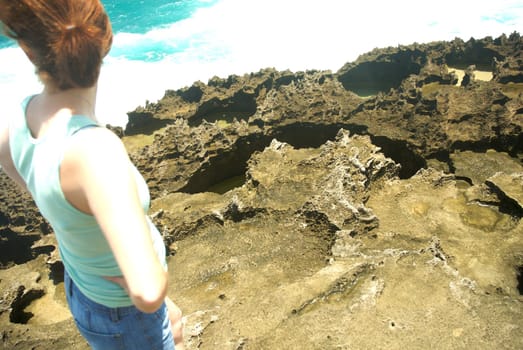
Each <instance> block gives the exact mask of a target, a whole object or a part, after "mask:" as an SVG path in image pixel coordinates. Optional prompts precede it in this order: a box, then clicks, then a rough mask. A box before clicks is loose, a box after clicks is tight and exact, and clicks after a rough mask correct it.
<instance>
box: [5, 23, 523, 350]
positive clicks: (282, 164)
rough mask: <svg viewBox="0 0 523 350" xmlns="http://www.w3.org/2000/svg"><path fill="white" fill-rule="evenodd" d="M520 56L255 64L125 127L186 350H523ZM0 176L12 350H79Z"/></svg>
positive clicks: (413, 54)
mask: <svg viewBox="0 0 523 350" xmlns="http://www.w3.org/2000/svg"><path fill="white" fill-rule="evenodd" d="M522 44H523V38H521V37H520V36H519V34H517V33H513V34H511V35H510V36H508V37H507V36H505V35H503V36H501V37H499V38H497V39H492V38H485V39H481V40H474V39H471V40H469V41H467V42H464V41H462V40H460V39H455V40H454V41H452V42H435V43H430V44H415V45H411V46H405V47H403V46H402V47H398V48H386V49H380V50H374V51H372V52H370V53H368V54H365V55H362V56H361V57H359V58H358V59H357V60H356V61H355V62H350V63H347V64H346V65H345V66H344V67H342V68H341V69H340V70H339V71H338V72H336V73H332V72H324V71H306V72H297V73H293V72H289V71H285V72H278V71H275V70H274V69H263V70H260V71H259V72H257V73H252V74H248V75H245V76H243V77H239V76H230V77H228V78H227V79H220V78H213V79H211V80H210V81H209V82H208V83H207V84H204V83H201V82H196V83H195V84H193V85H192V86H190V87H187V88H184V89H180V90H177V91H167V92H166V94H165V96H164V98H163V99H161V100H160V101H157V102H155V103H147V104H146V105H145V106H144V107H139V108H138V109H137V110H135V111H133V112H130V113H129V124H128V125H127V128H126V130H125V132H124V135H125V136H123V140H124V143H125V144H126V146H127V147H128V149H129V151H130V152H131V156H132V158H133V160H134V161H135V162H136V163H137V165H138V167H139V168H140V170H141V171H142V172H143V173H144V175H145V176H146V178H147V180H148V183H149V185H150V188H151V192H152V197H153V198H155V199H154V200H153V208H152V216H153V220H154V221H155V222H156V223H157V225H158V226H159V228H160V229H161V231H162V232H163V234H164V237H165V241H166V244H167V245H168V247H169V251H170V254H171V258H170V261H169V266H170V269H171V286H170V294H171V295H172V297H173V298H174V299H176V300H177V302H178V303H179V304H180V305H181V306H182V308H183V309H184V311H185V313H186V315H187V324H186V335H187V347H188V348H190V349H196V348H201V349H210V348H213V349H214V348H219V349H264V348H271V347H272V348H276V349H298V348H299V349H339V348H343V349H345V348H347V349H348V348H350V349H370V348H377V349H378V348H460V349H461V348H463V349H465V348H467V349H468V348H474V349H492V348H507V349H519V348H522V347H523V341H522V340H523V333H522V332H523V331H522V330H523V321H521V314H522V312H523V304H522V301H523V299H522V296H521V295H522V294H523V277H522V276H523V226H522V223H521V217H522V216H523V193H522V192H523V134H522V128H523V81H522V78H523V59H522V56H521V47H522ZM457 69H467V71H466V72H465V73H464V78H463V79H462V80H461V81H460V78H459V76H458V74H457ZM475 69H477V70H478V71H482V70H489V71H490V72H492V79H490V80H489V81H483V80H480V79H478V78H477V74H476V73H477V72H478V71H475ZM0 181H1V183H0V188H1V189H2V190H0V196H1V198H2V201H1V203H0V229H1V230H2V231H1V232H2V241H1V242H0V249H1V259H2V260H1V261H0V263H1V265H2V267H3V269H2V270H0V290H1V291H2V297H1V300H0V324H2V326H5V327H3V328H4V329H5V330H4V331H3V334H2V339H3V343H4V345H5V346H6V347H9V348H13V349H25V348H30V347H36V348H41V349H48V348H49V349H50V348H53V349H62V348H63V349H66V348H71V347H74V348H79V349H82V348H85V344H84V342H83V341H82V339H81V338H80V337H79V335H78V334H77V332H76V331H75V329H74V326H73V324H72V320H71V319H70V318H68V317H67V312H66V311H67V310H65V304H64V300H63V290H61V289H60V288H63V287H62V283H61V273H62V271H61V264H60V262H59V258H58V257H57V253H56V250H54V245H55V242H54V239H53V234H52V232H51V230H50V229H49V227H48V225H47V224H46V223H45V221H44V220H42V219H41V218H40V217H39V216H38V214H37V212H36V210H35V209H34V207H33V206H32V205H31V201H30V200H29V199H28V198H27V196H22V195H19V192H18V191H17V190H16V189H14V188H13V185H12V184H11V183H9V182H7V181H6V180H5V175H3V174H1V173H0ZM16 234H20V236H16ZM15 249H16V252H17V254H11V253H12V252H13V251H15ZM18 252H20V254H18ZM17 276H23V278H18V277H17ZM42 310H55V311H56V310H57V312H54V315H55V317H53V318H51V319H48V320H47V321H45V317H42V313H45V312H46V311H42Z"/></svg>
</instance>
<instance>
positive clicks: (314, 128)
mask: <svg viewBox="0 0 523 350" xmlns="http://www.w3.org/2000/svg"><path fill="white" fill-rule="evenodd" d="M342 128H343V129H346V130H350V132H351V134H366V128H365V127H364V126H360V125H354V124H331V125H318V124H312V123H299V124H292V125H285V126H281V127H278V128H275V130H274V131H273V133H272V134H271V135H250V136H247V137H243V138H240V139H238V140H237V142H236V143H235V144H234V145H232V146H231V147H230V150H228V151H227V152H224V153H222V154H219V155H217V156H215V157H214V158H212V159H210V160H209V162H208V163H206V164H204V165H203V166H202V167H201V168H200V169H199V171H197V172H196V173H195V174H194V175H193V176H192V177H191V179H190V180H189V181H188V183H187V185H185V187H183V188H181V189H180V192H185V193H199V192H206V191H208V192H216V193H225V192H227V191H229V190H231V189H233V188H235V187H239V186H241V185H242V184H243V183H244V182H245V171H246V167H247V161H248V160H249V158H250V157H251V155H252V154H253V153H254V152H256V151H263V149H264V148H265V147H267V146H268V145H269V144H270V142H271V140H273V139H277V140H278V141H280V142H285V143H288V144H289V145H291V146H292V147H294V148H297V149H300V148H317V147H320V146H321V145H323V144H324V143H326V142H327V141H333V140H334V139H335V138H336V135H337V134H338V132H339V130H340V129H342ZM371 142H372V143H373V144H374V145H376V146H378V147H380V148H381V152H383V154H384V155H385V156H386V157H389V158H391V159H392V160H394V161H395V162H396V163H398V164H401V170H400V174H399V176H400V178H402V179H406V178H410V177H411V176H413V175H414V174H416V172H417V171H418V170H420V169H421V168H424V167H426V166H427V164H426V161H425V160H424V159H423V158H422V157H421V156H419V155H417V154H415V153H414V152H412V151H411V150H410V149H409V148H408V147H407V145H406V143H405V142H402V141H395V140H391V139H389V138H386V137H372V136H371Z"/></svg>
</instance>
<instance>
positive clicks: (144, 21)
mask: <svg viewBox="0 0 523 350" xmlns="http://www.w3.org/2000/svg"><path fill="white" fill-rule="evenodd" d="M216 2H217V0H207V1H205V0H200V1H199V0H175V1H170V0H138V1H137V0H104V1H102V3H103V4H104V6H105V9H106V11H107V13H108V14H109V17H110V18H111V23H112V26H113V31H114V33H115V35H133V36H134V38H135V39H139V36H140V35H144V34H146V33H147V32H150V31H151V30H155V29H162V28H168V27H169V26H171V25H172V24H173V23H176V22H179V21H182V20H185V19H188V18H190V17H191V16H192V15H193V14H194V13H195V12H196V11H198V9H201V8H207V7H210V6H212V5H213V4H215V3H216ZM15 45H16V44H15V43H14V42H13V41H12V40H9V39H8V38H6V37H3V36H0V49H2V48H6V47H13V46H15ZM183 49H184V47H183V46H180V45H169V43H168V42H161V41H152V42H151V41H150V40H143V41H142V42H140V40H137V42H135V45H133V46H132V47H130V46H126V47H119V46H118V45H115V47H114V48H113V50H112V52H111V55H112V56H113V57H119V56H124V57H126V58H128V59H135V60H158V59H161V58H162V57H164V56H165V55H169V54H172V53H174V52H175V51H176V50H183Z"/></svg>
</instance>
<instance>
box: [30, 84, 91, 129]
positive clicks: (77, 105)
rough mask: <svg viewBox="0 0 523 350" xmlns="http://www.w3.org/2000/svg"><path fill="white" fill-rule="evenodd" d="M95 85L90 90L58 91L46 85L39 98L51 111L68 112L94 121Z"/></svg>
mask: <svg viewBox="0 0 523 350" xmlns="http://www.w3.org/2000/svg"><path fill="white" fill-rule="evenodd" d="M96 90H97V87H96V85H95V86H93V87H90V88H73V89H67V90H59V89H56V88H54V87H53V86H52V85H46V86H45V87H44V90H43V91H42V93H41V94H40V96H39V98H40V99H41V101H42V102H44V103H45V104H46V105H47V106H48V107H50V108H51V109H55V110H56V111H59V110H68V111H70V113H71V114H81V115H84V116H86V117H88V118H91V119H93V120H95V121H96V114H95V108H96Z"/></svg>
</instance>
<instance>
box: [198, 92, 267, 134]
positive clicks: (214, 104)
mask: <svg viewBox="0 0 523 350" xmlns="http://www.w3.org/2000/svg"><path fill="white" fill-rule="evenodd" d="M257 107H258V106H257V103H256V98H255V96H254V95H253V94H248V93H245V92H244V91H238V92H237V93H236V94H235V95H234V96H232V97H231V98H227V99H224V100H220V99H218V98H213V99H211V100H209V101H206V102H204V103H202V105H201V106H200V107H199V108H198V111H196V113H195V114H194V115H193V116H192V117H191V118H189V120H188V122H189V125H190V126H197V125H199V124H201V123H202V121H203V120H204V119H205V120H206V121H208V122H209V123H214V122H217V121H218V122H219V121H221V122H222V123H231V122H232V121H233V120H234V119H236V120H245V121H247V120H249V117H251V116H252V115H254V114H255V113H256V109H257Z"/></svg>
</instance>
